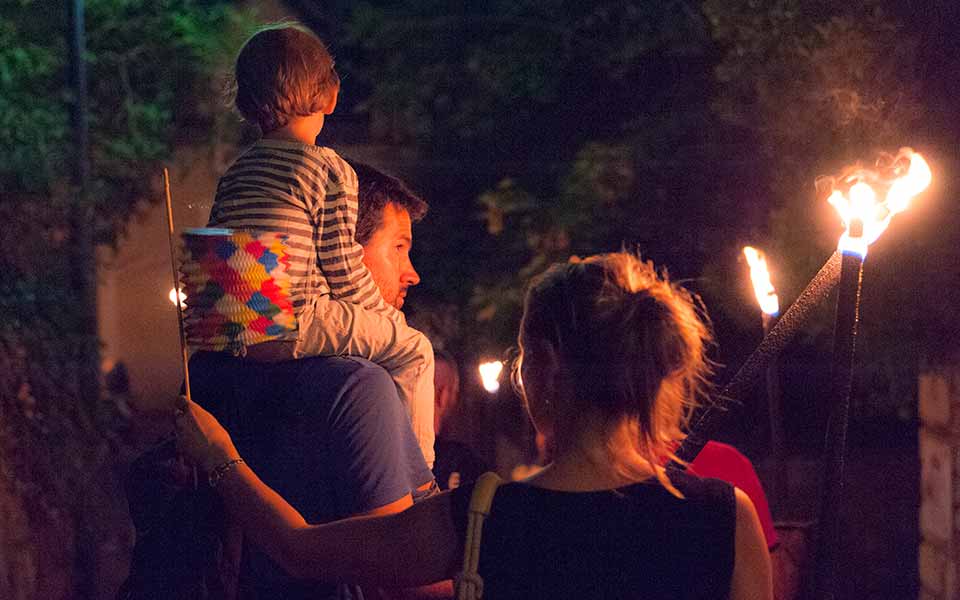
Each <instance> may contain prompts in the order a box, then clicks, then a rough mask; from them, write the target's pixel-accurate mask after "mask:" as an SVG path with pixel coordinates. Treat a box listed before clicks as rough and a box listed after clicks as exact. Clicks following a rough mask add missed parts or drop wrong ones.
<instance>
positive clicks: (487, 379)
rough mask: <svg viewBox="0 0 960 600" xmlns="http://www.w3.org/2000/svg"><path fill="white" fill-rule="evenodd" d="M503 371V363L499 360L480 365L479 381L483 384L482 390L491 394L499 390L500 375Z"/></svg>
mask: <svg viewBox="0 0 960 600" xmlns="http://www.w3.org/2000/svg"><path fill="white" fill-rule="evenodd" d="M502 371H503V363H502V362H500V361H499V360H494V361H491V362H485V363H480V380H481V381H482V382H483V389H485V390H487V391H488V392H490V393H491V394H493V393H496V391H497V390H499V389H500V373H501V372H502Z"/></svg>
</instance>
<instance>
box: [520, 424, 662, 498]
mask: <svg viewBox="0 0 960 600" xmlns="http://www.w3.org/2000/svg"><path fill="white" fill-rule="evenodd" d="M624 434H625V431H624V430H621V431H618V432H617V433H616V435H617V436H620V435H624ZM614 446H615V447H617V448H622V449H623V451H624V452H629V451H630V449H631V448H632V445H631V444H630V443H629V441H628V440H620V441H619V443H617V444H615V445H614ZM623 458H624V459H627V460H628V461H629V464H630V466H631V467H632V468H633V470H634V471H633V472H632V473H630V474H629V475H627V474H624V473H623V471H622V470H621V469H620V468H618V465H616V464H615V461H614V460H613V457H611V456H610V450H609V448H608V445H607V437H606V435H604V432H603V428H602V426H599V425H595V426H593V427H589V428H586V429H585V430H583V431H582V433H581V434H580V435H579V436H578V437H577V439H576V441H575V442H573V443H570V444H566V445H564V444H561V445H559V446H558V447H557V454H556V457H555V459H554V461H553V462H551V463H550V464H549V465H547V466H546V467H544V468H543V469H542V470H541V471H539V472H538V473H536V474H535V475H533V476H532V477H530V478H529V479H527V480H526V481H527V483H530V484H531V485H534V486H537V487H543V488H547V489H552V490H560V491H568V492H588V491H596V490H609V489H614V488H618V487H623V486H625V485H630V484H632V483H636V482H638V481H642V480H644V479H647V478H649V477H654V476H655V475H656V473H655V471H654V470H653V469H652V468H651V467H650V466H649V465H647V464H646V463H645V462H644V461H643V460H642V459H641V458H640V457H639V456H632V457H623Z"/></svg>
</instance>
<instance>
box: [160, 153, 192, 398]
mask: <svg viewBox="0 0 960 600" xmlns="http://www.w3.org/2000/svg"><path fill="white" fill-rule="evenodd" d="M163 191H164V195H165V196H166V201H167V241H168V243H169V246H170V268H171V270H172V271H173V287H174V289H175V290H176V295H177V301H176V303H175V304H176V305H177V331H178V332H179V333H180V358H181V361H182V363H183V386H184V391H185V395H186V397H187V401H188V402H189V401H191V400H193V398H192V397H191V396H190V366H189V359H188V357H187V340H186V337H185V335H184V331H183V305H182V302H181V300H180V272H179V271H178V270H177V257H176V251H175V250H174V242H173V202H172V201H171V199H170V172H169V171H168V170H167V168H166V167H164V168H163Z"/></svg>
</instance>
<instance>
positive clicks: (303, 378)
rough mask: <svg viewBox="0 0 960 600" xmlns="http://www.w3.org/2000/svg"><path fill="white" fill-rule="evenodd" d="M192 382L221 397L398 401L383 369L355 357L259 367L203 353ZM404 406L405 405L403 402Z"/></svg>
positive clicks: (314, 358) (196, 361) (193, 363)
mask: <svg viewBox="0 0 960 600" xmlns="http://www.w3.org/2000/svg"><path fill="white" fill-rule="evenodd" d="M190 371H191V379H194V380H196V383H197V386H198V387H199V388H203V389H205V390H206V391H208V392H211V391H214V390H215V391H217V392H219V393H218V394H217V395H218V396H220V395H223V394H227V395H237V396H241V397H246V396H251V395H252V396H263V395H270V396H287V397H291V396H301V395H303V394H309V395H312V396H315V398H320V397H327V398H330V399H334V398H338V397H341V396H344V395H347V396H349V397H351V398H357V397H359V398H363V397H367V396H375V397H379V398H382V397H383V396H384V395H390V394H393V395H396V393H397V392H396V386H395V385H394V383H393V379H392V378H391V377H390V375H389V373H387V372H386V371H385V370H384V369H383V367H381V366H379V365H377V364H375V363H373V362H370V361H369V360H366V359H363V358H359V357H354V356H311V357H307V358H300V359H296V360H288V361H284V362H276V363H257V362H253V361H250V360H244V359H242V358H237V357H234V356H230V355H227V354H224V353H219V352H197V353H196V354H195V355H194V356H193V357H192V358H191V359H190ZM398 401H399V400H398Z"/></svg>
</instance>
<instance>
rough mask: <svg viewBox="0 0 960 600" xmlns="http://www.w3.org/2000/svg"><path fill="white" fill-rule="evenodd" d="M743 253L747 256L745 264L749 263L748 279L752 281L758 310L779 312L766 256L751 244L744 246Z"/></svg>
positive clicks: (774, 313)
mask: <svg viewBox="0 0 960 600" xmlns="http://www.w3.org/2000/svg"><path fill="white" fill-rule="evenodd" d="M743 255H744V256H745V257H747V264H748V265H750V280H751V281H752V282H753V293H754V294H755V295H756V296H757V303H758V304H759V305H760V310H762V311H763V312H765V313H767V314H768V315H771V316H776V315H777V314H779V313H780V299H779V298H777V293H776V291H775V290H774V289H773V284H772V283H771V282H770V271H768V270H767V259H766V257H764V255H763V252H761V251H759V250H757V249H756V248H754V247H752V246H744V247H743Z"/></svg>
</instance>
